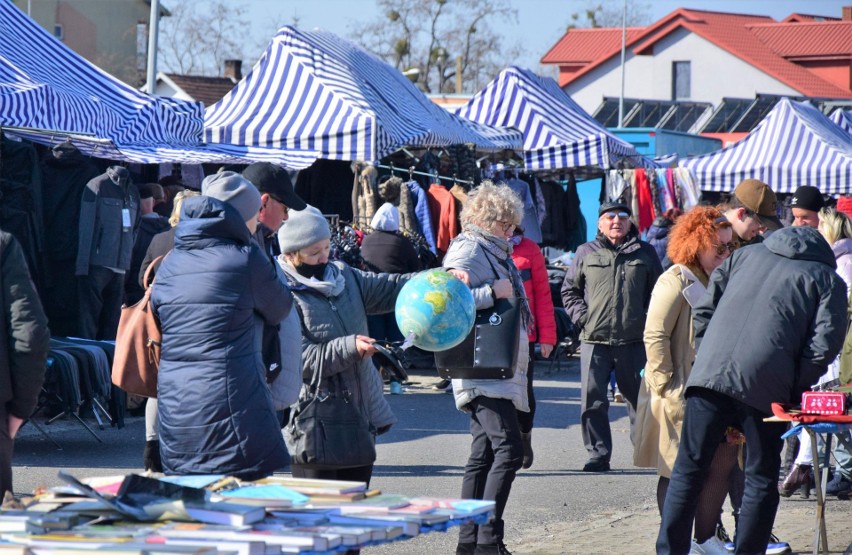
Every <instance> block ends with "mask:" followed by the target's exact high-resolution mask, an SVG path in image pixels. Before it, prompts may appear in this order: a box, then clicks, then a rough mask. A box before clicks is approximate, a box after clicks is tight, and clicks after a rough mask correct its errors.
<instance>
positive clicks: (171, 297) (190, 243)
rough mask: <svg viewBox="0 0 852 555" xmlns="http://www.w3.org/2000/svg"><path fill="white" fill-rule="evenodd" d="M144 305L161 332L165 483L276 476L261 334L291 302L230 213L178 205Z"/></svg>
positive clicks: (277, 450) (281, 449) (277, 457)
mask: <svg viewBox="0 0 852 555" xmlns="http://www.w3.org/2000/svg"><path fill="white" fill-rule="evenodd" d="M151 304H152V306H153V309H154V313H155V314H156V315H157V317H158V318H159V320H160V323H161V324H162V330H163V350H162V357H161V360H160V371H159V376H158V379H159V382H158V388H157V392H158V401H159V403H158V405H159V417H160V418H159V437H160V455H161V457H162V460H163V468H164V469H165V471H166V473H167V474H230V475H233V476H237V477H241V478H247V479H253V478H256V477H260V476H265V475H268V474H271V473H272V472H273V471H274V470H277V469H279V468H281V467H282V466H284V465H285V464H286V463H287V460H288V457H287V450H286V448H285V446H284V440H283V438H282V436H281V428H280V425H279V423H278V418H277V417H276V415H275V412H274V410H273V408H272V399H271V397H270V394H269V389H268V388H267V387H266V374H265V369H264V366H263V362H262V360H261V330H262V327H263V323H264V322H265V323H268V324H277V323H278V322H280V321H281V320H282V319H283V318H284V317H286V316H287V314H288V313H289V311H290V308H291V306H292V297H291V295H290V292H289V290H288V288H287V285H286V284H284V283H283V282H282V281H281V280H279V278H278V275H277V274H276V270H275V267H274V266H272V263H271V262H270V260H269V257H268V256H267V255H266V254H265V253H263V252H262V251H261V249H260V247H259V246H258V245H257V243H255V242H253V241H252V240H251V236H250V235H249V231H248V228H247V227H246V225H245V222H243V221H242V218H241V217H240V215H239V213H238V212H237V211H236V210H235V209H234V208H233V207H231V206H230V205H228V204H226V203H224V202H221V201H219V200H216V199H213V198H210V197H205V196H200V197H192V198H188V199H186V201H184V204H183V209H182V214H181V219H180V223H179V224H178V225H177V227H176V228H175V248H174V250H172V252H171V253H170V254H169V256H168V257H166V258H165V259H164V260H163V262H162V264H161V265H160V268H159V269H158V270H157V280H156V282H155V283H154V286H153V290H152V294H151Z"/></svg>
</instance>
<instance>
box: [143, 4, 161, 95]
mask: <svg viewBox="0 0 852 555" xmlns="http://www.w3.org/2000/svg"><path fill="white" fill-rule="evenodd" d="M159 34H160V0H151V16H150V23H149V25H148V79H147V82H146V83H145V90H146V91H147V92H148V94H154V88H155V87H156V86H157V42H158V41H157V39H158V36H159Z"/></svg>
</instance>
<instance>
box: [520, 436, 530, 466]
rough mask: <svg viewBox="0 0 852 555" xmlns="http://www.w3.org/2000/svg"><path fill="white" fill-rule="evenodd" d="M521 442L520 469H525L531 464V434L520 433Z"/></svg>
mask: <svg viewBox="0 0 852 555" xmlns="http://www.w3.org/2000/svg"><path fill="white" fill-rule="evenodd" d="M521 440H522V441H523V442H524V462H523V464H522V465H521V468H524V469H527V468H529V467H531V466H532V463H533V448H532V432H527V433H524V432H521Z"/></svg>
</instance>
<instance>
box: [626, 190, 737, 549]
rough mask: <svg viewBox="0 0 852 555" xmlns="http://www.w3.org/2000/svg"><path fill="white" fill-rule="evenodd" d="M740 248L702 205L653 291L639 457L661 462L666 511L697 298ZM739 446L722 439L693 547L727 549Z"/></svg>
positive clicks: (660, 490) (683, 225) (676, 230)
mask: <svg viewBox="0 0 852 555" xmlns="http://www.w3.org/2000/svg"><path fill="white" fill-rule="evenodd" d="M734 248H735V245H734V243H733V231H732V230H731V224H730V222H728V220H727V219H725V217H724V216H722V213H721V212H720V211H719V210H717V209H716V208H712V207H708V206H696V207H695V208H693V209H692V210H691V211H689V212H687V213H686V214H685V215H683V216H681V217H680V219H678V221H677V223H675V224H674V226H672V229H671V233H670V234H669V243H668V252H667V255H668V258H669V259H670V260H671V261H672V263H673V265H672V266H671V267H670V268H669V269H668V270H667V271H666V272H664V273H663V275H661V276H660V279H658V280H657V284H656V285H655V286H654V291H653V293H652V294H651V304H650V305H649V306H648V318H647V320H646V322H645V333H644V343H645V352H646V354H647V359H648V360H647V362H646V364H645V372H644V375H643V379H642V385H641V388H640V389H639V404H638V406H637V408H636V443H635V446H634V451H633V464H634V465H636V466H638V467H646V468H647V467H651V468H656V469H657V475H658V476H659V479H658V481H657V507H658V508H659V511H660V514H661V515H662V513H663V503H664V502H665V498H666V489H667V488H668V484H669V478H670V477H671V473H672V466H674V461H675V457H676V456H677V449H678V445H679V443H680V437H679V436H680V428H681V423H682V422H683V407H684V404H685V400H684V398H683V391H684V387H685V384H686V381H687V379H688V378H689V374H690V371H691V369H692V361H693V360H694V359H695V346H694V337H693V326H692V305H694V304H695V303H697V302H698V301H699V300H700V299H701V297H702V296H703V294H704V293H705V291H706V287H707V283H708V281H709V279H710V274H712V273H713V270H715V269H716V268H717V267H718V266H719V265H720V264H722V262H724V261H725V259H727V258H728V256H730V254H731V252H732V251H733V249H734ZM721 439H722V438H720V440H721ZM738 452H739V448H738V445H737V442H736V441H731V442H729V441H721V442H720V443H719V445H718V448H717V449H716V453H715V455H714V458H713V463H712V464H711V470H710V475H709V476H708V478H707V479H706V480H705V481H704V486H703V488H702V490H701V496H700V498H699V501H698V510H697V513H696V517H695V535H694V538H695V539H694V540H693V542H694V545H693V546H692V551H693V552H696V553H719V554H722V553H727V551H726V550H725V546H724V543H723V542H722V541H721V540H720V539H719V538H717V537H715V535H714V533H715V531H716V524H717V522H718V520H719V514H720V512H721V510H722V505H723V503H724V501H725V496H726V495H727V493H728V476H729V475H730V473H731V470H732V468H733V467H734V465H736V464H737V455H738Z"/></svg>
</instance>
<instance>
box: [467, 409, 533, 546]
mask: <svg viewBox="0 0 852 555" xmlns="http://www.w3.org/2000/svg"><path fill="white" fill-rule="evenodd" d="M468 406H469V407H470V409H471V411H472V412H471V414H470V434H471V435H472V436H473V441H472V442H471V444H470V458H469V459H468V460H467V465H465V467H464V478H463V479H462V492H461V496H462V499H488V500H492V501H495V502H496V507H495V509H494V520H492V521H491V522H489V523H488V524H483V525H481V526H476V525H473V524H465V525H463V526H462V527H461V528H460V529H459V543H481V544H493V543H498V542H501V541H503V511H504V510H505V508H506V502H507V501H508V500H509V493H510V492H511V490H512V482H513V481H514V480H515V474H516V473H517V471H518V469H520V468H521V464H523V458H524V445H523V442H522V441H521V430H520V428H519V426H518V412H517V410H515V405H514V404H512V401H509V400H508V399H492V398H490V397H483V396H479V397H476V398H475V399H474V400H473V401H471V402H470V404H469V405H468Z"/></svg>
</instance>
